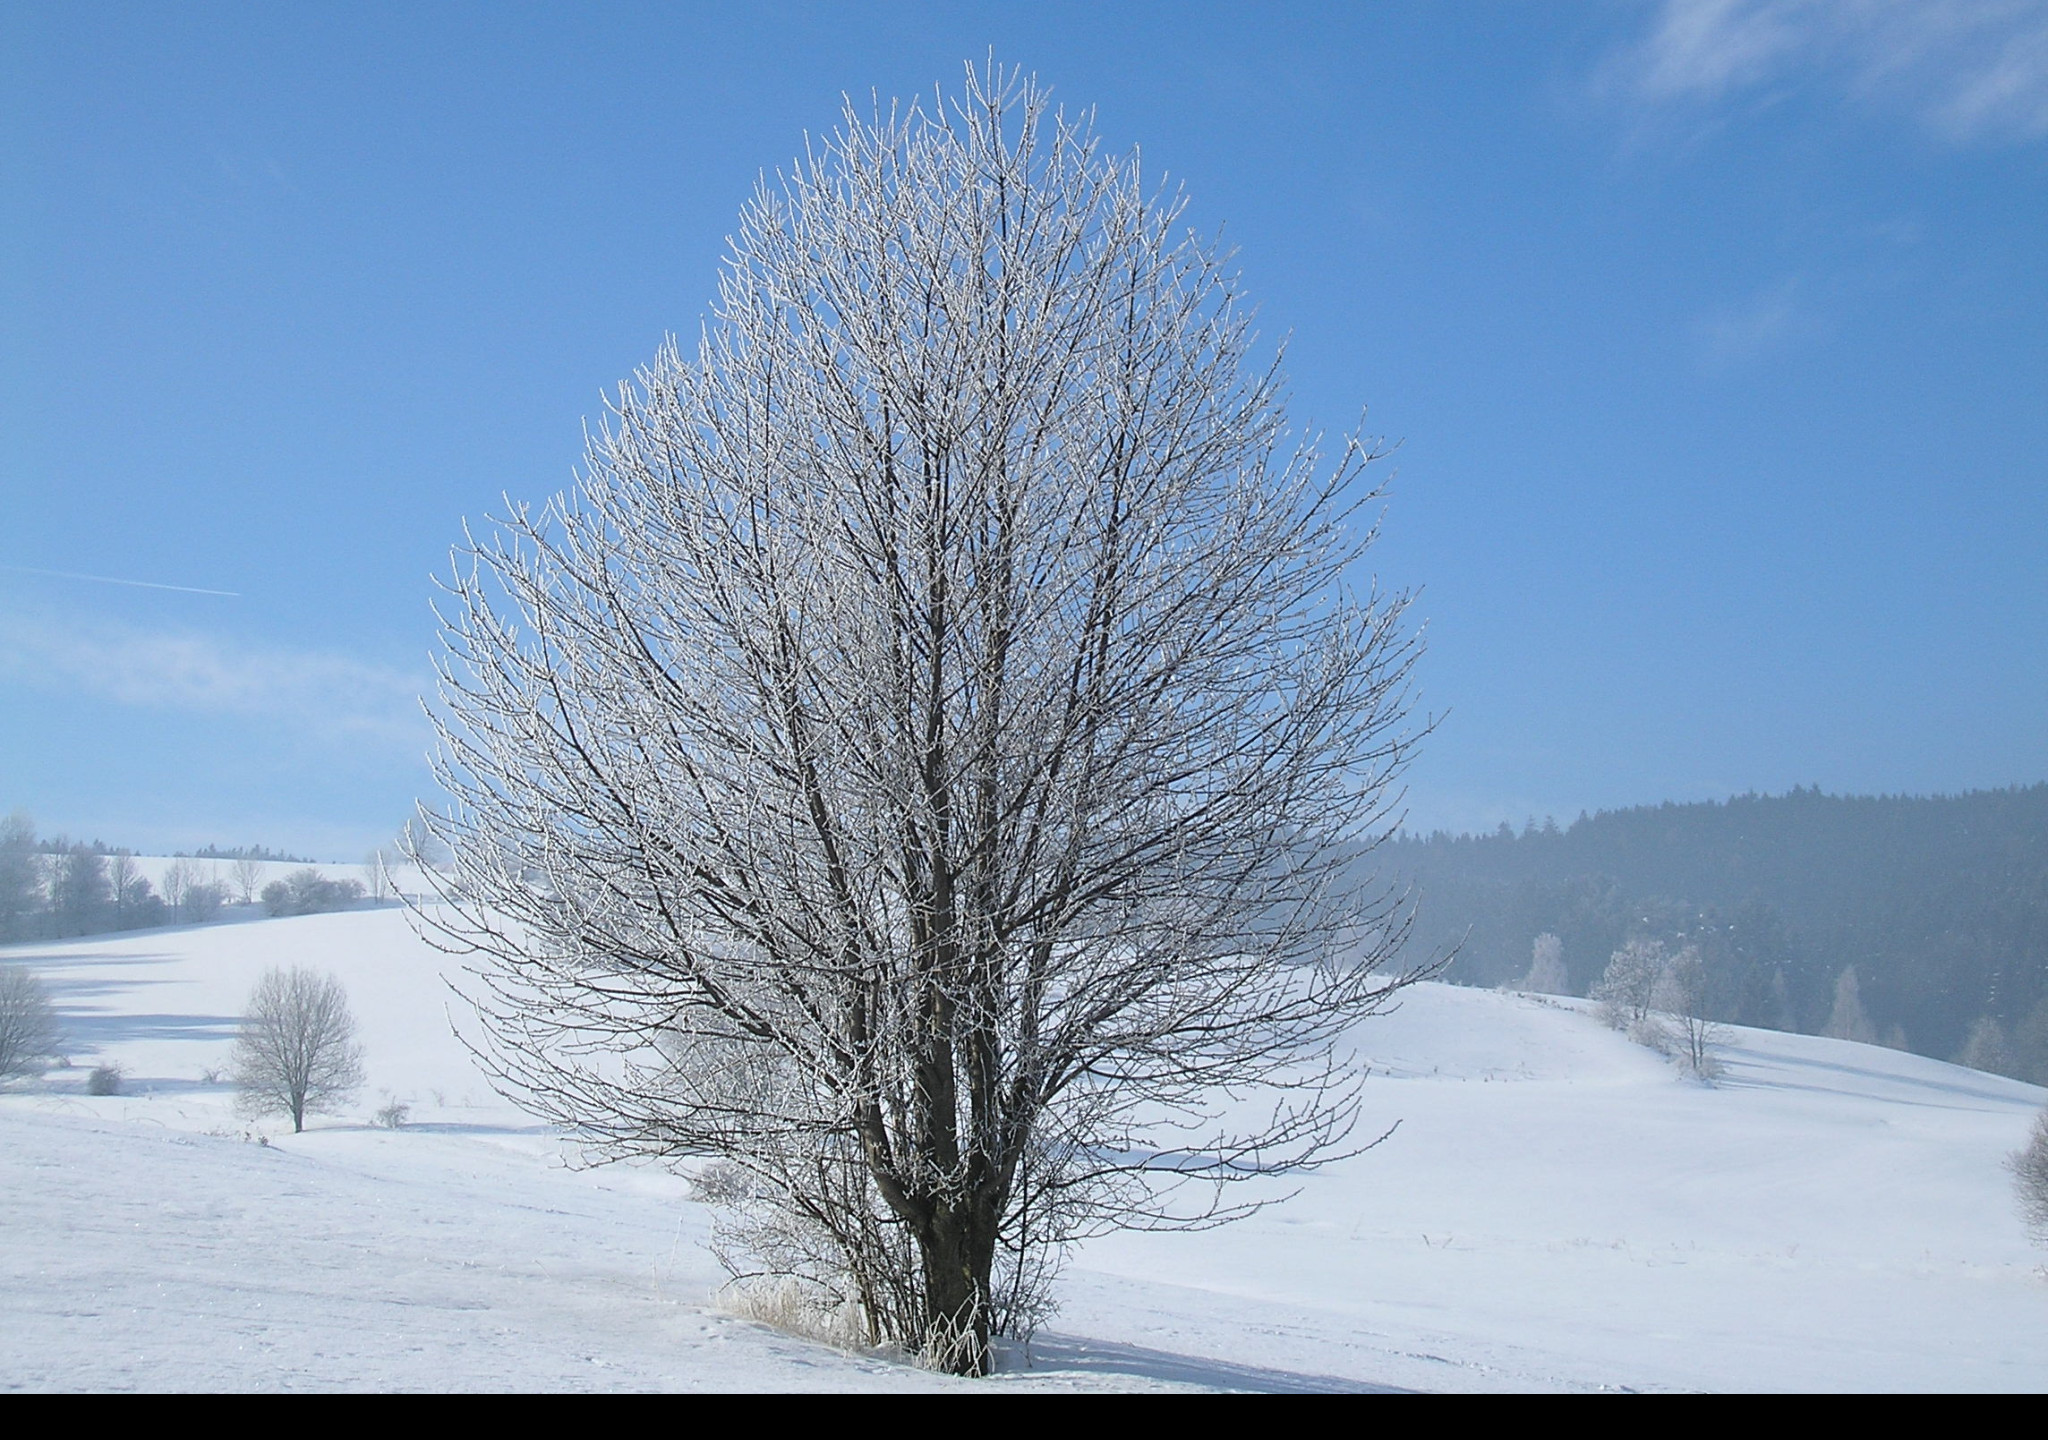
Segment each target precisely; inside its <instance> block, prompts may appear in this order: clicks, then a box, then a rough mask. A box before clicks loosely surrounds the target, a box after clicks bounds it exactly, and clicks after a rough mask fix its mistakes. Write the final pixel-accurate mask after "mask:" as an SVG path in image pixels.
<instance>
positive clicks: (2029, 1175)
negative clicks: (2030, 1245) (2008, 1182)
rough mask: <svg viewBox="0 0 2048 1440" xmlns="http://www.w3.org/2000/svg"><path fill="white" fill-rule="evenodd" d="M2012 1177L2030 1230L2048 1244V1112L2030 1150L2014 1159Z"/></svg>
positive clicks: (2038, 1119) (2039, 1120) (2036, 1126)
mask: <svg viewBox="0 0 2048 1440" xmlns="http://www.w3.org/2000/svg"><path fill="white" fill-rule="evenodd" d="M2012 1176H2013V1183H2014V1185H2015V1186H2016V1187H2017V1188H2018V1190H2019V1192H2020V1213H2021V1214H2022V1215H2024V1216H2025V1217H2026V1219H2027V1228H2028V1229H2029V1230H2031V1231H2033V1232H2034V1238H2035V1239H2036V1240H2038V1241H2040V1242H2041V1243H2042V1244H2043V1245H2048V1110H2044V1111H2042V1112H2041V1113H2040V1115H2039V1116H2037V1117H2036V1118H2035V1120H2034V1133H2033V1136H2032V1138H2031V1139H2029V1140H2028V1142H2027V1147H2026V1148H2025V1149H2024V1150H2021V1151H2020V1152H2019V1153H2018V1154H2016V1155H2014V1156H2013V1157H2012Z"/></svg>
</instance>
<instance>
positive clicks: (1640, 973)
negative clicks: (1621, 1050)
mask: <svg viewBox="0 0 2048 1440" xmlns="http://www.w3.org/2000/svg"><path fill="white" fill-rule="evenodd" d="M1665 964H1666V960H1665V956H1664V942H1663V941H1662V940H1631V941H1629V942H1628V943H1627V944H1626V945H1623V946H1622V947H1621V948H1620V949H1619V950H1617V951H1615V952H1614V954H1613V956H1612V957H1611V958H1610V959H1609V960H1608V962H1607V969H1606V970H1605V971H1604V972H1602V974H1601V976H1600V983H1599V984H1597V985H1595V986H1594V987H1593V998H1594V999H1595V1000H1598V1001H1599V1002H1600V1018H1601V1019H1602V1020H1604V1021H1606V1022H1607V1023H1608V1024H1609V1025H1612V1026H1613V1027H1614V1028H1615V1029H1617V1030H1631V1031H1632V1030H1634V1029H1635V1028H1636V1027H1638V1026H1640V1025H1641V1024H1642V1023H1643V1021H1645V1020H1646V1019H1648V1018H1649V1016H1650V1012H1651V1011H1653V1010H1655V1009H1656V1008H1657V991H1658V988H1659V987H1660V986H1661V985H1662V984H1663V983H1664V966H1665Z"/></svg>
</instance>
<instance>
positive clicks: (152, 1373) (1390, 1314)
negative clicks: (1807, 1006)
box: [0, 908, 2048, 1391]
mask: <svg viewBox="0 0 2048 1440" xmlns="http://www.w3.org/2000/svg"><path fill="white" fill-rule="evenodd" d="M0 963H11V964H22V965H27V966H29V967H30V968H32V969H33V970H35V971H36V972H37V973H38V974H40V975H41V976H42V977H43V978H44V979H45V981H46V982H47V983H48V984H49V985H50V986H51V989H52V991H53V993H54V995H55V998H56V1000H57V1002H58V1007H59V1011H60V1014H61V1017H62V1022H63V1027H64V1031H65V1035H66V1044H67V1047H68V1049H69V1053H70V1058H71V1060H72V1065H71V1068H69V1069H59V1070H54V1071H52V1072H50V1073H49V1074H47V1075H45V1076H44V1077H42V1078H41V1079H40V1080H36V1081H30V1082H16V1083H15V1084H14V1085H12V1086H10V1087H9V1088H8V1089H7V1091H6V1092H5V1093H4V1094H0V1386H4V1387H6V1388H9V1389H16V1390H111V1389H144V1390H288V1389H315V1390H399V1389H405V1390H487V1389H488V1390H693V1389H694V1390H926V1389H959V1388H979V1389H1000V1390H1008V1389H1016V1388H1024V1389H1077V1388H1078V1389H1182V1388H1196V1389H1234V1390H1329V1389H1374V1388H1382V1387H1401V1388H1414V1389H1426V1390H1523V1391H1527V1390H1591V1389H1710V1390H1785V1389H1797V1390H1805V1389H1825V1390H1930V1389H1939V1390H1954V1389H1970V1390H2042V1389H2048V1271H2044V1262H2048V1252H2043V1251H2040V1250H2037V1249H2031V1248H2030V1247H2029V1245H2028V1241H2027V1236H2026V1234H2025V1231H2024V1229H2023V1228H2022V1226H2021V1223H2020V1220H2019V1217H2018V1213H2017V1209H2016V1206H2015V1204H2014V1202H2013V1193H2012V1184H2011V1179H2010V1176H2009V1175H2008V1173H2007V1171H2006V1169H2005V1160H2006V1157H2007V1156H2008V1155H2009V1154H2010V1153H2011V1152H2013V1151H2014V1150H2016V1149H2017V1148H2018V1147H2019V1146H2020V1145H2021V1144H2022V1143H2023V1142H2024V1139H2025V1136H2026V1133H2027V1130H2028V1127H2029V1125H2030V1124H2031V1122H2032V1117H2033V1115H2034V1114H2035V1112H2037V1111H2038V1110H2039V1109H2040V1108H2041V1106H2042V1104H2043V1102H2044V1100H2048V1091H2043V1090H2041V1089H2039V1088H2036V1087H2033V1086H2028V1085H2022V1084H2019V1083H2017V1082H2015V1081H2010V1080H2004V1079H2000V1078H1997V1077H1995V1076H1989V1075H1984V1074H1980V1073H1978V1072H1975V1071H1971V1070H1965V1069H1961V1068H1958V1067H1956V1066H1953V1065H1945V1064H1942V1063H1940V1062H1937V1061H1932V1060H1927V1059H1924V1058H1921V1057H1919V1056H1914V1055H1907V1054H1902V1053H1899V1052H1895V1051H1890V1050H1884V1049H1879V1048H1876V1047H1873V1046H1865V1045H1856V1044H1851V1043H1847V1042H1843V1041H1834V1040H1826V1039H1820V1038H1816V1037H1812V1036H1799V1035H1783V1034H1777V1033H1774V1032H1769V1031H1756V1030H1731V1031H1730V1032H1729V1038H1728V1043H1727V1044H1726V1045H1724V1046H1723V1047H1722V1050H1721V1052H1720V1053H1721V1058H1722V1060H1723V1062H1724V1063H1725V1065H1726V1067H1727V1073H1726V1074H1725V1076H1724V1077H1723V1078H1722V1080H1721V1081H1720V1082H1719V1083H1717V1084H1715V1085H1712V1086H1706V1085H1701V1084H1699V1083H1697V1082H1694V1081H1690V1080H1687V1079H1685V1078H1684V1077H1682V1076H1681V1075H1680V1074H1679V1073H1678V1072H1677V1071H1675V1070H1674V1069H1673V1068H1672V1066H1671V1065H1670V1064H1669V1063H1668V1062H1666V1061H1664V1060H1662V1059H1660V1058H1659V1057H1658V1056H1656V1055H1655V1054H1653V1053H1651V1052H1649V1051H1647V1050H1645V1049H1643V1048H1641V1047H1640V1046H1637V1045H1634V1044H1632V1043H1630V1042H1629V1041H1627V1040H1626V1039H1624V1038H1622V1037H1621V1036H1618V1035H1616V1034H1614V1033H1613V1032H1611V1031H1609V1030H1607V1029H1605V1028H1603V1027H1602V1026H1600V1025H1599V1024H1598V1023H1597V1022H1596V1021H1595V1020H1594V1018H1593V1017H1592V1016H1591V1015H1590V1014H1589V1013H1587V1011H1586V1009H1585V1007H1584V1005H1583V1003H1582V1002H1574V1001H1559V1000H1554V999H1549V998H1539V997H1531V996H1519V995H1508V994H1498V993H1492V992H1484V991H1475V990H1467V989H1459V988H1456V987H1452V986H1446V985H1423V986H1418V987H1416V988H1414V989H1412V990H1410V991H1408V992H1407V993H1406V995H1405V997H1404V999H1403V1001H1402V1004H1401V1006H1400V1008H1399V1010H1398V1012H1396V1013H1394V1014H1391V1015H1387V1016H1383V1017H1379V1018H1376V1019H1373V1020H1370V1021H1368V1022H1366V1023H1365V1024H1363V1025H1361V1026H1360V1027H1359V1028H1358V1030H1357V1031H1356V1032H1355V1042H1356V1049H1357V1052H1358V1054H1359V1056H1360V1058H1361V1059H1362V1060H1363V1061H1365V1062H1366V1063H1367V1064H1368V1065H1369V1066H1370V1067H1371V1070H1372V1075H1373V1078H1372V1079H1371V1080H1370V1081H1369V1083H1368V1086H1367V1096H1368V1110H1369V1120H1370V1121H1371V1123H1373V1124H1374V1125H1375V1126H1376V1127H1377V1129H1375V1131H1374V1132H1373V1133H1377V1130H1378V1129H1385V1128H1387V1127H1389V1126H1396V1128H1395V1129H1394V1130H1393V1133H1392V1134H1391V1135H1389V1136H1388V1137H1387V1138H1386V1140H1385V1141H1384V1142H1383V1143H1381V1144H1380V1145H1378V1146H1377V1147H1375V1148H1373V1149H1372V1150H1370V1151H1368V1152H1366V1153H1364V1154H1362V1155H1359V1156H1357V1157H1356V1158H1354V1159H1351V1160H1347V1161H1345V1162H1343V1163H1340V1164H1337V1165H1334V1166H1332V1167H1330V1168H1328V1169H1327V1170H1324V1171H1322V1172H1320V1173H1318V1174H1315V1175H1312V1176H1310V1177H1307V1178H1306V1179H1303V1180H1300V1181H1298V1182H1296V1185H1295V1186H1294V1187H1293V1188H1295V1189H1296V1190H1297V1192H1298V1193H1295V1194H1294V1195H1293V1196H1292V1198H1290V1199H1287V1200H1285V1201H1284V1202H1283V1203H1278V1204H1275V1205H1273V1206H1272V1207H1270V1208H1268V1209H1266V1210H1264V1211H1262V1212H1261V1213H1259V1214H1258V1215H1256V1216H1254V1217H1252V1218H1251V1219H1248V1220H1245V1221H1241V1222H1239V1223H1237V1224H1234V1225H1231V1226H1227V1227H1224V1228H1222V1229H1219V1230H1213V1231H1208V1232H1203V1233H1196V1234H1126V1235H1117V1236H1111V1237H1108V1238H1104V1239H1100V1240H1095V1241H1090V1242H1088V1243H1087V1244H1085V1245H1083V1246H1081V1247H1080V1248H1079V1249H1078V1250H1077V1252H1076V1253H1075V1254H1074V1256H1073V1258H1072V1261H1071V1263H1070V1265H1069V1268H1068V1270H1067V1272H1066V1275H1065V1276H1064V1278H1063V1280H1062V1281H1061V1285H1060V1299H1061V1305H1062V1308H1061V1313H1060V1314H1059V1316H1058V1317H1057V1318H1056V1319H1055V1320H1054V1321H1053V1322H1052V1324H1051V1325H1050V1326H1049V1328H1048V1330H1047V1331H1045V1332H1042V1333H1041V1334H1040V1335H1039V1336H1038V1337H1037V1339H1036V1340H1035V1342H1034V1343H1033V1345H1032V1347H1031V1349H1030V1353H1029V1354H1028V1355H1026V1354H1024V1353H1021V1352H1019V1351H1017V1350H1015V1349H1012V1350H1010V1351H1007V1352H1006V1353H1005V1355H1004V1357H1003V1365H1004V1369H1003V1373H1001V1374H1000V1375H998V1376H997V1377H995V1378H994V1379H992V1380H989V1381H979V1382H968V1381H958V1380H951V1379H948V1378H946V1377H942V1376H937V1375H933V1374H930V1373H927V1372H924V1371H921V1370H919V1369H916V1368H914V1367H912V1366H910V1365H907V1364H904V1363H901V1362H899V1361H896V1360H892V1359H890V1358H888V1357H885V1356H873V1355H862V1354H847V1353H843V1352H840V1351H836V1350H833V1349H830V1348H828V1347H825V1346H821V1345H818V1344H814V1343H811V1342H809V1341H805V1340H802V1339H798V1338H796V1337H793V1336H789V1335H785V1334H782V1333H779V1332H777V1331H774V1330H771V1329H768V1328H766V1327H764V1326H761V1325H758V1324H754V1323H750V1322H747V1321H744V1320H740V1319H736V1318H734V1317H733V1316H731V1315H729V1314H727V1313H725V1312H724V1311H723V1310H721V1308H720V1306H719V1303H718V1296H717V1292H718V1289H719V1286H720V1284H721V1281H722V1280H723V1278H724V1277H723V1275H722V1273H721V1272H720V1270H719V1269H718V1266H717V1265H716V1263H715V1262H714V1261H713V1260H712V1258H711V1256H710V1254H709V1252H708V1250H707V1248H706V1242H707V1237H708V1235H709V1231H710V1217H709V1215H708V1214H707V1213H706V1212H705V1210H704V1209H703V1207H701V1206H699V1205H698V1204H696V1203H695V1202H693V1201H691V1200H689V1199H688V1186H687V1184H686V1183H685V1182H684V1181H683V1180H682V1179H680V1178H678V1177H676V1176H674V1175H671V1174H668V1173H666V1172H665V1171H663V1170H661V1169H659V1168H658V1167H654V1166H651V1165H641V1166H630V1165H612V1166H604V1167H598V1168H586V1167H582V1166H581V1165H580V1164H579V1163H578V1152H577V1150H576V1147H575V1146H574V1145H573V1144H572V1143H570V1142H568V1141H566V1140H565V1139H564V1138H563V1137H560V1136H558V1135H556V1134H555V1133H553V1132H551V1131H549V1130H547V1129H545V1128H543V1127H541V1126H538V1125H536V1124H535V1123H533V1122H532V1121H531V1120H530V1119H529V1118H527V1117H525V1116H524V1115H522V1114H521V1113H520V1112H519V1111H518V1110H517V1109H516V1108H515V1107H514V1106H512V1105H511V1104H509V1103H507V1102H506V1101H504V1100H503V1099H501V1098H499V1097H498V1096H496V1095H494V1094H493V1093H492V1092H491V1090H490V1088H489V1087H488V1085H486V1084H485V1083H484V1081H483V1079H482V1077H481V1076H480V1075H479V1074H478V1073H477V1071H476V1069H475V1067H474V1065H473V1064H472V1062H471V1060H470V1057H469V1055H468V1052H467V1051H466V1050H465V1049H464V1048H463V1046H462V1045H461V1044H460V1043H459V1041H458V1040H457V1038H456V1037H455V1034H454V1026H455V1025H456V1024H457V1023H458V1022H460V1021H461V1020H462V1017H463V1015H464V1013H465V1012H464V1010H463V1007H462V1003H461V1001H460V1000H459V999H458V998H457V997H456V996H455V995H454V994H453V993H452V992H451V991H450V989H449V987H448V985H447V983H446V981H445V979H444V977H445V976H451V975H455V974H457V973H458V971H459V966H458V963H457V962H456V961H454V960H452V959H450V958H449V957H447V956H445V955H442V954H440V953H439V952H437V951H435V950H433V949H432V948H430V947H429V946H427V945H426V944H424V943H423V942H422V941H421V940H419V939H418V938H417V937H416V936H415V934H414V933H413V930H412V928H411V926H410V924H409V923H408V917H407V916H406V914H405V913H404V912H403V911H401V910H397V909H390V908H386V909H369V910H358V911H350V912H344V913H340V914H331V915H315V916H305V917H300V918H295V919H286V920H265V921H258V922H254V923H244V924H229V925H211V926H201V927H189V928H182V929H165V930H151V931H141V932H131V933H127V934H122V935H115V936H100V937H89V938H86V939H81V940H75V941H68V942H64V943H61V944H45V945H28V946H13V947H8V948H6V949H0ZM274 964H307V965H312V966H315V967H318V968H320V969H324V970H331V971H333V972H335V973H336V974H337V975H339V976H340V978H341V980H342V982H343V983H344V985H346V987H347V989H348V994H349V998H350V1001H351V1004H352V1005H353V1007H354V1010H355V1013H356V1016H357V1019H358V1021H359V1022H360V1025H361V1030H362V1038H363V1041H364V1045H365V1050H366V1062H367V1069H368V1072H369V1077H370V1083H369V1086H368V1087H366V1088H365V1090H364V1091H363V1093H362V1096H361V1097H360V1099H359V1100H358V1101H357V1102H356V1103H355V1104H354V1105H353V1106H352V1107H351V1109H350V1111H349V1112H348V1113H345V1114H340V1115H335V1116H327V1117H321V1118H320V1119H318V1120H317V1121H316V1122H315V1123H314V1124H313V1125H311V1126H310V1127H309V1128H308V1130H307V1133H305V1134H304V1135H293V1134H291V1133H290V1127H289V1125H288V1124H280V1123H279V1122H276V1121H266V1122H264V1123H262V1124H260V1125H259V1124H255V1123H252V1122H250V1121H248V1120H246V1119H243V1118H240V1117H238V1116H237V1115H236V1113H235V1111H234V1108H233V1104H232V1101H233V1096H232V1093H231V1092H230V1090H229V1089H228V1088H227V1086H226V1085H225V1084H222V1083H219V1082H217V1081H213V1082H210V1081H208V1080H206V1079H204V1078H203V1076H204V1073H205V1072H206V1071H207V1070H208V1069H210V1068H222V1069H224V1068H225V1066H226V1063H227V1058H228V1054H229V1051H230V1049H231V1047H232V1043H233V1036H234V1024H235V1016H236V1015H237V1014H238V1013H239V1011H240V1010H241V1008H242V1004H243V1002H244V1000H245V998H246V997H247V994H248V991H249V988H250V986H251V985H252V984H253V983H254V982H255V980H256V977H257V976H258V975H259V974H260V973H261V972H262V971H263V969H264V968H265V967H267V966H270V965H274ZM103 1062H113V1063H117V1064H119V1065H120V1066H122V1067H123V1069H124V1070H125V1072H126V1081H125V1093H123V1094H121V1095H118V1096H103V1097H94V1096H88V1095H86V1094H85V1093H84V1078H85V1075H86V1072H87V1070H88V1069H89V1068H90V1067H91V1066H92V1065H95V1064H99V1063H103ZM394 1097H395V1098H397V1099H401V1100H404V1101H406V1102H408V1103H409V1104H410V1105H411V1106H412V1113H411V1118H410V1122H409V1123H408V1124H407V1125H406V1126H405V1127H404V1128H402V1129H398V1130H386V1129H380V1128H377V1127H375V1126H373V1125H372V1124H371V1123H370V1120H369V1117H370V1115H371V1114H372V1112H374V1111H375V1110H376V1109H377V1108H378V1106H379V1105H381V1104H382V1103H384V1102H385V1100H387V1099H389V1098H394ZM1397 1122H1398V1124H1397ZM265 1142H267V1143H265Z"/></svg>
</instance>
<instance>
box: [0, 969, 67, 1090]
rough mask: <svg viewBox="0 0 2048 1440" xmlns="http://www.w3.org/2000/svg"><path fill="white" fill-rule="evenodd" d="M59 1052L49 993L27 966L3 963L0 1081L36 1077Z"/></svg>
mask: <svg viewBox="0 0 2048 1440" xmlns="http://www.w3.org/2000/svg"><path fill="white" fill-rule="evenodd" d="M56 1048H57V1012H56V1011H55V1009H53V1008H52V1007H51V1005H50V994H49V991H48V990H47V989H46V988H45V987H44V985H43V982H42V981H41V980H39V979H37V978H36V976H35V975H34V973H32V972H31V971H30V970H29V969H28V967H27V966H25V965H10V964H7V963H4V962H0V1080H5V1079H9V1078H11V1077H13V1076H16V1075H33V1074H35V1073H36V1072H37V1071H38V1070H40V1069H42V1066H43V1062H44V1061H45V1060H47V1059H48V1058H49V1057H50V1055H51V1054H52V1053H53V1052H54V1051H55V1050H56Z"/></svg>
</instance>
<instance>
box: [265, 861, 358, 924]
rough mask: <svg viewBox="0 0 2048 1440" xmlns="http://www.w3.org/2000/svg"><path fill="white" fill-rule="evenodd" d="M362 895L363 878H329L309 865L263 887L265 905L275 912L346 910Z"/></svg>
mask: <svg viewBox="0 0 2048 1440" xmlns="http://www.w3.org/2000/svg"><path fill="white" fill-rule="evenodd" d="M362 898H363V882H362V881H360V880H329V879H326V878H324V877H323V876H322V875H321V874H320V872H319V871H318V870H315V869H313V868H312V867H311V866H307V867H306V868H305V869H303V870H294V871H292V873H291V874H289V875H287V876H285V877H284V879H282V880H273V881H271V882H270V883H269V884H268V885H265V886H264V887H263V908H264V909H265V910H266V911H268V912H269V913H270V914H272V915H317V914H320V913H321V912H323V911H327V910H346V909H347V908H348V907H349V906H351V905H353V904H355V903H356V901H358V900H360V899H362Z"/></svg>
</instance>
